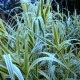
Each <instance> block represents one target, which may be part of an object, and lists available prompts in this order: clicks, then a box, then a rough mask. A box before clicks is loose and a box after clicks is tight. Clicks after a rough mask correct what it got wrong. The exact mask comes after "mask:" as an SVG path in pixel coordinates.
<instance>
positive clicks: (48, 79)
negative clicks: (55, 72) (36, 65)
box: [39, 70, 51, 80]
mask: <svg viewBox="0 0 80 80" xmlns="http://www.w3.org/2000/svg"><path fill="white" fill-rule="evenodd" d="M39 73H40V74H41V75H43V76H44V77H45V78H46V79H47V80H51V79H50V77H49V76H48V75H47V74H46V73H45V72H43V71H42V70H39Z"/></svg>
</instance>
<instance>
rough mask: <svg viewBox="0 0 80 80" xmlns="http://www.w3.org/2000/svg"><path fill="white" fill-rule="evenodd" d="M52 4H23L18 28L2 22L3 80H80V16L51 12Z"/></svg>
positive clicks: (0, 75)
mask: <svg viewBox="0 0 80 80" xmlns="http://www.w3.org/2000/svg"><path fill="white" fill-rule="evenodd" d="M50 3H51V1H50V2H48V1H47V3H46V4H44V2H43V0H40V1H37V2H35V3H34V4H32V3H30V2H23V1H21V5H22V9H23V12H22V13H20V14H16V15H15V16H14V20H15V21H16V24H15V25H16V26H17V28H14V27H15V25H14V26H12V25H11V24H10V23H5V22H4V21H3V20H1V19H0V79H1V80H9V79H11V80H70V79H73V80H78V79H80V51H79V49H80V48H79V47H80V45H79V43H80V40H79V39H80V36H79V30H80V29H79V26H80V24H79V15H77V13H76V11H75V13H74V15H69V14H68V16H66V15H65V14H63V13H60V12H59V6H58V8H57V9H58V10H57V12H55V11H51V10H50V7H51V6H50V5H49V4H50Z"/></svg>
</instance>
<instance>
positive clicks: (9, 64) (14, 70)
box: [3, 54, 24, 80]
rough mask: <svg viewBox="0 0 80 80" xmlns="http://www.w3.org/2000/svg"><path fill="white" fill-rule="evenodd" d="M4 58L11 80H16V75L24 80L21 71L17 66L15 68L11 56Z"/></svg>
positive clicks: (20, 79)
mask: <svg viewBox="0 0 80 80" xmlns="http://www.w3.org/2000/svg"><path fill="white" fill-rule="evenodd" d="M3 57H4V59H5V62H6V65H7V69H8V72H9V75H10V78H11V80H15V77H14V73H15V74H16V76H17V77H18V79H19V80H24V78H23V76H22V74H21V72H20V70H19V69H18V68H17V66H15V65H14V64H13V63H12V60H11V57H10V54H7V55H3Z"/></svg>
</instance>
